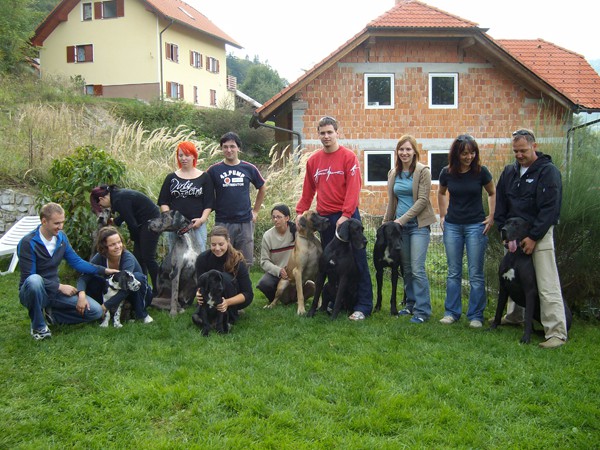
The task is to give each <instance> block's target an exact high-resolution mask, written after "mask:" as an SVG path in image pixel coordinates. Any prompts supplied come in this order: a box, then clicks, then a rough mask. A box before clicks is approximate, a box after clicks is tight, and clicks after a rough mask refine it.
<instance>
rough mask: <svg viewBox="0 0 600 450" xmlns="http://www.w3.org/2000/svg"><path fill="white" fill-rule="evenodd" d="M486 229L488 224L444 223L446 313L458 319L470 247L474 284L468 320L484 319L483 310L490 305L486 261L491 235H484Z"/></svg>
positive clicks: (470, 268)
mask: <svg viewBox="0 0 600 450" xmlns="http://www.w3.org/2000/svg"><path fill="white" fill-rule="evenodd" d="M484 229H485V225H484V224H482V223H472V224H466V225H459V224H454V223H448V222H446V223H445V224H444V247H446V258H447V259H448V283H447V285H446V301H445V304H444V306H445V312H444V315H445V316H452V317H453V318H454V319H456V320H458V319H460V316H461V314H462V295H461V293H462V269H463V265H462V261H463V253H464V249H465V246H466V248H467V265H468V268H469V283H470V286H471V289H470V292H469V309H468V310H467V319H469V320H479V321H481V322H483V310H484V309H485V306H486V304H487V296H486V293H485V277H484V275H483V263H484V256H485V250H486V248H487V243H488V237H487V236H486V235H485V234H483V230H484Z"/></svg>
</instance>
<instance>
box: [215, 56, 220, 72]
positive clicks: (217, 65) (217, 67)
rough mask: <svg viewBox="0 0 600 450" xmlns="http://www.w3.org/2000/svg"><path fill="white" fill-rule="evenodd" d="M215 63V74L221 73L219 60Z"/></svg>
mask: <svg viewBox="0 0 600 450" xmlns="http://www.w3.org/2000/svg"><path fill="white" fill-rule="evenodd" d="M215 63H216V69H217V70H215V72H217V73H219V60H218V59H215Z"/></svg>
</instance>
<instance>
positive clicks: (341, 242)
mask: <svg viewBox="0 0 600 450" xmlns="http://www.w3.org/2000/svg"><path fill="white" fill-rule="evenodd" d="M366 245H367V239H366V238H365V236H364V234H363V226H362V223H361V222H360V220H357V219H348V220H346V221H345V222H343V223H342V224H341V225H340V226H339V227H338V229H337V230H336V232H335V238H334V239H332V240H331V242H330V243H329V244H327V246H326V247H325V250H323V254H322V255H321V256H320V258H319V272H318V273H317V281H316V283H315V295H314V298H313V302H312V305H311V307H310V310H309V311H308V313H307V316H308V317H312V316H314V315H315V312H316V311H317V306H318V305H319V299H320V297H321V293H322V292H323V286H324V285H325V279H326V278H327V280H328V284H329V285H330V286H331V287H332V288H333V289H334V291H335V303H334V306H333V311H332V313H331V320H334V319H335V318H336V317H337V315H338V314H339V312H340V310H341V309H342V306H343V307H344V309H346V310H347V311H352V310H353V308H354V305H355V304H356V290H357V281H358V275H359V274H358V267H357V265H356V261H355V260H354V252H353V249H355V248H356V249H360V248H365V246H366ZM320 309H321V311H324V312H326V311H327V302H326V301H323V302H322V305H321V308H320Z"/></svg>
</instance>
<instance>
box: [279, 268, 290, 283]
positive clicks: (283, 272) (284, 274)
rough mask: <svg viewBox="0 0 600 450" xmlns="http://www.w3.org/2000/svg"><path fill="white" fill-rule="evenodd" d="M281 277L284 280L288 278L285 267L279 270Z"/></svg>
mask: <svg viewBox="0 0 600 450" xmlns="http://www.w3.org/2000/svg"><path fill="white" fill-rule="evenodd" d="M279 278H281V279H282V280H287V279H288V274H287V272H286V271H285V267H282V268H281V270H280V271H279Z"/></svg>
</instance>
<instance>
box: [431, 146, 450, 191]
mask: <svg viewBox="0 0 600 450" xmlns="http://www.w3.org/2000/svg"><path fill="white" fill-rule="evenodd" d="M431 155H444V157H445V158H446V161H448V150H427V165H428V166H429V167H430V168H431V169H430V170H431V184H440V181H439V177H440V172H438V173H435V174H434V173H433V162H432V156H431ZM447 165H448V163H447V162H446V164H444V166H447ZM444 166H442V167H444Z"/></svg>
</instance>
